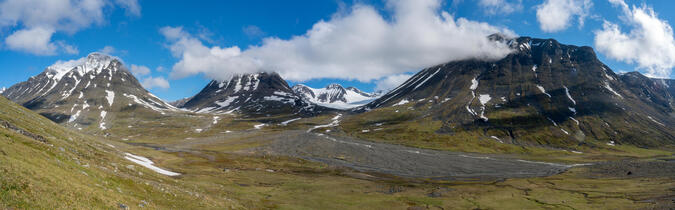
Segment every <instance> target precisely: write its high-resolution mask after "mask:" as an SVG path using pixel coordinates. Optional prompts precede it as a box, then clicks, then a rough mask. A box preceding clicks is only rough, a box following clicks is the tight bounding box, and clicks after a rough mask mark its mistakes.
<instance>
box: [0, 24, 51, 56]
mask: <svg viewBox="0 0 675 210" xmlns="http://www.w3.org/2000/svg"><path fill="white" fill-rule="evenodd" d="M53 33H54V30H53V29H47V28H42V27H36V28H31V29H23V30H18V31H16V32H14V33H13V34H11V35H9V36H7V38H5V43H6V44H7V47H9V49H12V50H16V51H23V52H28V53H32V54H35V55H54V54H56V49H57V46H56V44H54V43H51V38H52V34H53Z"/></svg>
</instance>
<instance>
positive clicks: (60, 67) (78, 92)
mask: <svg viewBox="0 0 675 210" xmlns="http://www.w3.org/2000/svg"><path fill="white" fill-rule="evenodd" d="M2 95H3V96H5V97H7V98H8V99H10V100H12V101H14V102H16V103H18V104H21V105H23V106H24V107H26V108H28V109H31V110H34V111H36V112H37V113H39V114H41V115H43V116H45V117H47V118H49V119H51V120H52V121H54V122H57V123H61V124H67V125H69V126H72V127H75V128H78V129H84V128H88V127H90V126H91V127H92V129H101V130H105V129H107V128H109V127H110V126H111V124H112V122H113V121H114V120H115V119H116V118H117V115H118V113H120V112H127V113H132V112H135V113H139V114H146V113H147V114H150V115H163V114H165V112H169V111H178V110H177V109H176V108H175V107H173V106H171V105H169V104H168V103H166V102H164V101H162V100H161V99H159V98H157V97H156V96H154V95H152V94H151V93H150V92H148V91H147V90H145V89H144V88H143V87H142V86H141V84H140V83H139V82H138V80H136V78H135V77H134V76H133V75H132V74H131V73H130V72H129V71H128V70H127V68H126V67H125V66H124V64H123V63H122V61H120V60H119V59H117V58H115V57H112V56H108V55H104V54H101V53H91V54H89V55H88V56H87V57H85V58H81V59H79V60H73V61H68V62H58V63H56V64H54V65H52V66H49V67H47V69H45V70H44V71H43V72H42V73H40V74H38V75H37V76H33V77H31V78H30V79H28V81H25V82H21V83H18V84H16V85H14V86H12V87H10V88H8V89H7V90H6V91H4V92H3V93H2Z"/></svg>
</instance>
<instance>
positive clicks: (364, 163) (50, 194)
mask: <svg viewBox="0 0 675 210" xmlns="http://www.w3.org/2000/svg"><path fill="white" fill-rule="evenodd" d="M0 114H1V113H0ZM0 117H3V116H2V115H0ZM331 117H332V116H331ZM211 119H213V116H209V115H199V116H188V117H185V118H180V119H179V120H177V119H175V118H166V119H159V120H148V121H133V122H132V121H130V122H128V123H126V124H124V125H123V126H120V125H118V126H114V125H113V126H112V127H111V129H110V130H108V132H110V133H94V135H99V137H87V136H86V135H84V136H79V134H77V135H76V134H60V135H59V136H61V137H59V136H57V137H54V138H48V139H49V144H56V145H55V146H49V145H44V144H43V143H40V142H37V141H35V140H32V139H29V138H25V137H21V135H20V134H17V133H16V132H12V131H4V130H3V129H0V134H3V135H0V162H1V163H2V164H0V171H2V172H3V176H2V177H0V184H1V186H0V208H75V209H82V208H131V209H137V208H150V209H668V208H673V206H674V205H675V203H674V202H673V199H675V161H673V160H675V156H673V155H672V153H669V152H666V151H661V150H659V151H655V152H654V153H653V154H654V155H644V152H641V153H640V155H630V154H624V155H607V154H592V153H584V154H572V155H567V156H549V157H543V156H542V155H515V154H511V155H505V154H479V153H470V152H450V151H440V150H430V149H420V148H416V147H411V146H404V145H393V144H389V143H383V142H373V141H366V140H361V139H357V138H355V137H349V136H348V135H345V133H340V132H336V131H331V132H327V130H328V129H332V128H329V127H327V128H325V129H322V130H320V131H318V130H317V131H311V132H308V128H312V127H315V126H316V125H325V124H326V123H330V122H331V119H330V117H319V118H311V119H300V120H297V121H294V122H293V123H291V124H288V125H282V124H278V123H273V122H271V121H253V120H241V119H237V118H235V117H229V116H221V117H220V118H218V121H217V122H214V121H213V120H211ZM261 123H262V124H261ZM131 127H132V129H129V128H131ZM40 129H46V130H49V129H56V128H51V127H48V126H46V127H41V126H36V127H35V128H33V129H30V130H33V132H37V133H40V132H39V130H40ZM88 132H91V131H88ZM42 135H46V134H42ZM75 137H77V138H75ZM59 138H62V139H65V140H64V141H63V142H61V141H56V140H55V139H59ZM71 138H74V140H69V139H71ZM80 144H82V145H80ZM63 148H65V149H63ZM132 159H133V160H132ZM129 160H131V161H129ZM583 160H585V161H583ZM543 162H547V163H543ZM575 164H581V165H575ZM53 165H54V166H53Z"/></svg>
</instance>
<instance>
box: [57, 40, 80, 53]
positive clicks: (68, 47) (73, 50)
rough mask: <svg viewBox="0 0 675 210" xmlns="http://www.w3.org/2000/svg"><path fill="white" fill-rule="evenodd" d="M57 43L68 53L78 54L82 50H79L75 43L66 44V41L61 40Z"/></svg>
mask: <svg viewBox="0 0 675 210" xmlns="http://www.w3.org/2000/svg"><path fill="white" fill-rule="evenodd" d="M56 45H58V46H59V48H60V49H61V50H63V52H65V53H67V54H72V55H77V54H78V53H80V50H78V49H77V47H75V46H73V45H69V44H66V42H64V41H60V40H59V41H56Z"/></svg>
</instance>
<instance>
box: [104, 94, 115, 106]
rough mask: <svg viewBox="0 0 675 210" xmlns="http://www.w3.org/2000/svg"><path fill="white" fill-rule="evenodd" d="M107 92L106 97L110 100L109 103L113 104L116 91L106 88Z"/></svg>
mask: <svg viewBox="0 0 675 210" xmlns="http://www.w3.org/2000/svg"><path fill="white" fill-rule="evenodd" d="M105 93H106V96H105V99H106V100H108V105H110V106H112V105H113V102H114V101H115V92H113V91H109V90H106V91H105Z"/></svg>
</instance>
